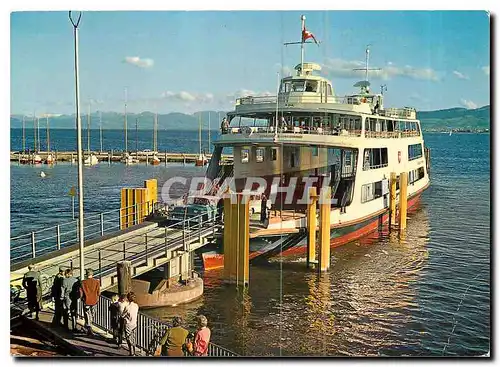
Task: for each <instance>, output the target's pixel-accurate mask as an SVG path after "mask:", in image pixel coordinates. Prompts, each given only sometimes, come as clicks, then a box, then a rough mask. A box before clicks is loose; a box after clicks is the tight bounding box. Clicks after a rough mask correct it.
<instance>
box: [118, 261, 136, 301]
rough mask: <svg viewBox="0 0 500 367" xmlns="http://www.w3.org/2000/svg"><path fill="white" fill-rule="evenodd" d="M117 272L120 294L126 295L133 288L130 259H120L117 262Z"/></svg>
mask: <svg viewBox="0 0 500 367" xmlns="http://www.w3.org/2000/svg"><path fill="white" fill-rule="evenodd" d="M116 274H117V278H118V294H119V295H124V294H127V293H128V292H130V291H131V290H132V264H131V262H130V261H118V262H117V263H116Z"/></svg>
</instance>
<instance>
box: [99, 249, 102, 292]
mask: <svg viewBox="0 0 500 367" xmlns="http://www.w3.org/2000/svg"><path fill="white" fill-rule="evenodd" d="M99 281H100V282H101V284H102V266H101V249H99Z"/></svg>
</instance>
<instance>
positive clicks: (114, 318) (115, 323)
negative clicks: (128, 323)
mask: <svg viewBox="0 0 500 367" xmlns="http://www.w3.org/2000/svg"><path fill="white" fill-rule="evenodd" d="M119 299H120V297H118V295H117V294H113V296H112V297H111V304H110V305H109V315H110V318H111V330H113V341H114V342H115V343H116V344H117V345H118V346H120V344H121V338H120V337H119V332H120V321H121V318H120V302H118V301H119Z"/></svg>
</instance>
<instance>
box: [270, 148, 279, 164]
mask: <svg viewBox="0 0 500 367" xmlns="http://www.w3.org/2000/svg"><path fill="white" fill-rule="evenodd" d="M277 159H278V149H276V148H271V160H272V161H275V160H277Z"/></svg>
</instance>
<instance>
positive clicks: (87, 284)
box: [80, 269, 101, 335]
mask: <svg viewBox="0 0 500 367" xmlns="http://www.w3.org/2000/svg"><path fill="white" fill-rule="evenodd" d="M86 274H87V279H85V280H84V281H83V282H82V285H81V286H80V297H81V298H82V301H83V312H84V316H85V328H86V329H87V334H89V335H93V332H92V321H93V318H94V309H95V306H96V304H97V302H98V301H99V296H100V295H101V286H100V283H99V281H98V280H97V279H94V272H93V270H92V269H87V273H86Z"/></svg>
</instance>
